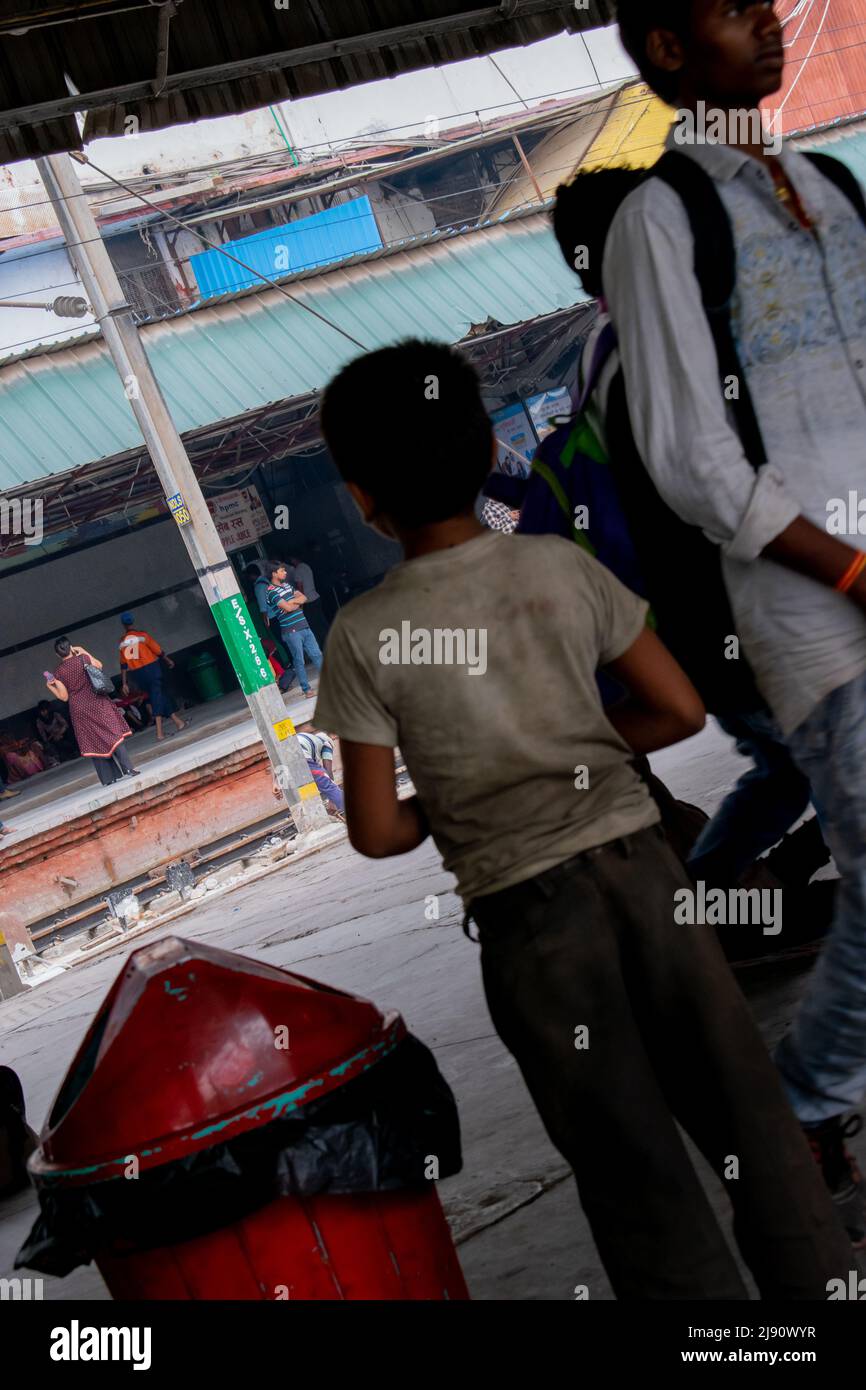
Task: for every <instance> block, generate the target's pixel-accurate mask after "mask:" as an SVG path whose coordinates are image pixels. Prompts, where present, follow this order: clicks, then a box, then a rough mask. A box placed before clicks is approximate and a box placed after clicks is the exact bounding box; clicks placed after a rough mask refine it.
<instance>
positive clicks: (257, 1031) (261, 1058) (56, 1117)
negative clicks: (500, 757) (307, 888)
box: [30, 937, 406, 1186]
mask: <svg viewBox="0 0 866 1390" xmlns="http://www.w3.org/2000/svg"><path fill="white" fill-rule="evenodd" d="M405 1031H406V1030H405V1026H404V1024H403V1022H402V1019H401V1018H400V1016H399V1014H396V1013H390V1014H388V1015H383V1014H381V1013H380V1012H379V1010H378V1009H377V1008H376V1007H375V1005H373V1004H371V1003H369V1002H368V1001H367V1000H365V999H359V998H357V997H356V996H355V995H352V994H346V993H344V992H343V991H342V990H338V989H332V988H331V987H330V986H328V985H322V984H318V983H317V982H316V981H315V980H308V979H306V978H305V977H304V976H302V975H294V974H290V973H289V972H288V971H286V970H280V969H278V968H277V967H275V966H271V965H264V964H262V963H261V962H260V961H257V960H251V959H250V958H249V957H247V956H240V955H236V954H235V953H234V952H233V951H220V950H218V949H216V948H215V947H212V946H201V945H198V944H197V943H194V942H191V941H183V940H181V939H180V938H179V937H167V938H164V939H163V940H161V941H159V942H157V943H156V944H154V945H152V946H145V947H143V948H142V949H141V950H138V951H133V953H132V955H131V956H130V957H129V959H128V960H127V962H126V964H125V965H124V967H123V969H122V971H121V972H120V974H119V975H118V977H117V979H116V980H115V982H114V984H113V985H112V987H111V989H110V990H109V993H108V995H107V996H106V999H105V1002H104V1003H103V1005H102V1008H101V1009H100V1010H99V1012H98V1014H97V1015H96V1017H95V1019H94V1020H93V1023H92V1024H91V1025H90V1028H89V1030H88V1032H87V1036H86V1037H85V1039H84V1042H83V1043H82V1044H81V1047H80V1048H79V1049H78V1053H77V1054H76V1057H75V1060H74V1062H73V1063H72V1066H71V1067H70V1069H69V1071H68V1072H67V1074H66V1078H65V1080H64V1082H63V1084H62V1085H61V1087H60V1090H59V1092H58V1093H57V1097H56V1099H55V1101H54V1104H53V1106H52V1108H51V1113H50V1114H49V1117H48V1120H47V1122H46V1125H45V1128H44V1129H43V1132H42V1143H41V1147H40V1149H39V1150H38V1152H37V1153H36V1154H34V1155H33V1158H32V1159H31V1161H30V1167H31V1172H32V1173H33V1176H34V1177H35V1179H36V1181H37V1183H38V1184H39V1185H40V1186H42V1185H45V1184H47V1183H50V1182H52V1181H60V1182H62V1183H64V1185H69V1184H78V1183H91V1182H102V1181H104V1180H106V1179H108V1178H111V1177H119V1176H121V1175H123V1173H124V1172H128V1171H129V1163H130V1159H131V1158H132V1157H133V1156H134V1157H136V1158H137V1160H138V1166H139V1170H141V1169H145V1168H153V1167H157V1166H158V1165H160V1164H163V1163H170V1162H173V1161H174V1160H176V1159H179V1158H184V1157H185V1156H186V1155H187V1154H190V1153H194V1152H195V1151H196V1150H199V1149H206V1148H210V1147H211V1146H212V1145H213V1144H218V1143H221V1142H223V1141H226V1140H229V1139H233V1138H234V1137H235V1136H236V1135H238V1134H243V1133H244V1132H245V1131H247V1130H252V1129H257V1128H258V1127H259V1126H261V1125H266V1124H269V1123H270V1122H271V1121H272V1120H275V1119H277V1118H280V1117H284V1116H288V1115H292V1114H294V1113H297V1112H299V1111H302V1110H303V1107H304V1106H305V1105H306V1104H307V1103H308V1102H309V1101H312V1100H318V1099H319V1097H320V1096H324V1095H327V1094H328V1092H329V1091H333V1090H335V1089H336V1088H337V1087H338V1086H342V1085H343V1084H344V1083H345V1082H347V1081H349V1080H351V1078H352V1077H354V1076H357V1075H359V1074H360V1073H361V1072H362V1071H366V1070H367V1069H368V1068H369V1067H370V1066H372V1065H374V1063H375V1062H377V1061H378V1060H379V1059H380V1058H381V1057H383V1056H384V1055H386V1053H388V1052H389V1051H390V1050H391V1049H392V1048H393V1047H394V1046H396V1044H397V1043H398V1042H399V1041H400V1039H401V1038H402V1037H404V1036H405Z"/></svg>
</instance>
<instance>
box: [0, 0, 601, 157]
mask: <svg viewBox="0 0 866 1390" xmlns="http://www.w3.org/2000/svg"><path fill="white" fill-rule="evenodd" d="M613 9H614V6H613V0H586V3H585V4H583V3H582V4H580V5H576V4H575V3H574V0H497V2H496V3H489V2H488V3H485V0H412V4H411V5H407V4H406V3H405V0H243V3H239V0H0V163H9V162H11V161H13V160H16V159H25V158H28V157H31V156H34V155H37V154H51V153H56V152H57V151H59V150H70V149H78V148H80V147H81V145H82V143H83V141H87V140H92V139H95V138H97V137H99V136H105V135H120V134H126V133H128V132H129V131H130V129H136V127H135V126H130V124H129V118H130V117H135V118H136V119H137V121H138V126H137V129H139V130H155V129H160V128H162V127H164V126H170V125H177V124H180V123H182V122H187V121H195V120H199V119H203V118H206V117H210V116H223V115H228V114H231V113H234V112H239V111H249V110H253V109H255V108H257V107H261V106H266V105H268V104H271V103H274V102H283V101H291V100H293V99H294V98H297V97H307V96H314V95H316V94H317V93H320V92H328V91H334V90H337V89H340V88H345V87H351V86H354V85H356V84H359V83H363V82H372V81H375V80H377V79H380V78H387V77H394V76H396V75H397V74H399V73H402V72H409V71H412V70H414V69H418V68H426V67H436V66H440V65H442V64H445V63H452V62H456V61H458V60H460V59H465V58H474V57H478V56H480V55H483V54H486V53H491V52H495V51H497V50H499V49H503V48H513V47H517V46H520V45H523V44H528V43H534V42H536V41H538V40H539V39H544V38H549V37H550V36H551V35H553V34H557V33H561V32H563V31H564V30H568V31H570V32H577V31H579V30H581V29H588V28H592V27H595V26H597V25H599V24H605V23H607V22H608V21H610V20H611V19H612V18H613ZM408 16H411V18H409V17H408ZM70 93H73V95H70ZM76 111H83V112H86V113H87V116H86V122H85V129H84V135H83V137H82V135H81V133H80V132H79V129H78V125H77V123H76V120H75V114H74V113H75V112H76Z"/></svg>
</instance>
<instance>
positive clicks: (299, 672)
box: [280, 627, 322, 692]
mask: <svg viewBox="0 0 866 1390" xmlns="http://www.w3.org/2000/svg"><path fill="white" fill-rule="evenodd" d="M280 635H281V637H282V639H283V645H284V646H285V648H286V651H287V652H288V653H289V656H290V658H291V662H292V666H293V667H294V670H295V675H296V676H297V678H298V680H299V681H300V683H301V689H302V690H303V691H305V692H306V691H307V690H309V688H310V682H309V681H308V680H307V667H306V662H305V660H304V658H305V657H306V659H307V661H311V662H312V664H313V665H314V666H315V668H316V670H317V671H321V669H322V653H321V651H320V650H319V644H318V642H317V641H316V639H315V637H314V636H313V634H312V632H311V631H310V629H309V628H308V627H302V628H301V630H300V631H298V629H297V628H290V627H284V628H283V629H282V631H281V634H280Z"/></svg>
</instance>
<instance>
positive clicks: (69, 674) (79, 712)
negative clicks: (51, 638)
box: [47, 637, 138, 787]
mask: <svg viewBox="0 0 866 1390" xmlns="http://www.w3.org/2000/svg"><path fill="white" fill-rule="evenodd" d="M54 650H55V651H56V652H57V655H58V656H59V657H60V658H61V661H60V665H59V666H58V667H57V670H56V671H55V672H54V677H53V679H52V680H50V681H48V682H47V684H48V689H49V690H50V691H51V694H52V695H54V696H55V697H56V698H57V699H58V700H68V702H69V718H70V720H71V723H72V728H73V731H74V733H75V738H76V740H77V743H78V747H79V748H80V749H81V755H82V757H84V758H90V759H91V760H92V762H93V766H94V767H95V768H96V771H97V774H98V776H99V780H100V782H101V783H102V784H103V786H106V787H107V786H110V785H111V783H112V782H117V781H119V780H120V778H121V777H133V776H136V775H137V773H138V769H137V768H135V767H133V766H132V763H131V762H130V761H129V754H128V753H127V751H126V749H125V748H124V746H123V741H124V739H127V738H131V737H132V730H131V729H130V727H129V725H128V724H127V722H126V720H125V719H124V717H123V715H122V714H121V713H120V710H119V709H117V708H116V707H115V705H114V704H113V702H112V701H111V699H110V698H109V697H108V696H107V695H97V693H96V691H95V690H94V689H93V687H92V685H91V684H90V681H89V679H88V676H87V672H86V670H85V669H84V668H85V666H86V665H90V666H96V667H97V668H99V669H100V670H101V668H102V662H101V661H97V660H96V658H95V657H93V656H91V655H90V653H89V652H87V651H85V650H84V648H83V647H73V646H71V645H70V643H69V639H68V638H67V637H58V639H57V641H56V642H55V643H54Z"/></svg>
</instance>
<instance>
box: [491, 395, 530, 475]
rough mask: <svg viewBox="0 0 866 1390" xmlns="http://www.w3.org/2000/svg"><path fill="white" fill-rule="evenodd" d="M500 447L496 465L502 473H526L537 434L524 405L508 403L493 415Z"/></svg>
mask: <svg viewBox="0 0 866 1390" xmlns="http://www.w3.org/2000/svg"><path fill="white" fill-rule="evenodd" d="M491 419H492V421H493V433H494V434H495V435H496V439H497V442H498V448H497V453H496V459H497V463H496V466H497V468H498V470H499V472H500V473H508V474H513V475H524V476H525V475H526V474H527V473H528V472H529V466H530V464H531V462H532V455H533V454H534V453H535V435H534V434H533V432H532V424H531V422H530V419H529V416H528V415H527V413H526V411H525V410H524V408H523V406H522V405H507V406H505V408H504V409H503V410H496V411H494V412H493V415H492V416H491Z"/></svg>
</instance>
